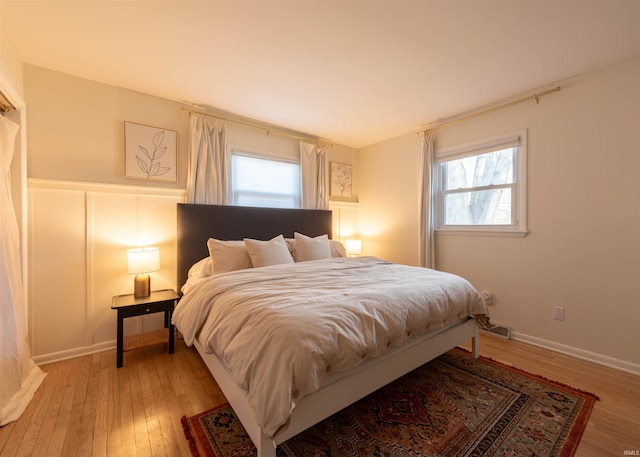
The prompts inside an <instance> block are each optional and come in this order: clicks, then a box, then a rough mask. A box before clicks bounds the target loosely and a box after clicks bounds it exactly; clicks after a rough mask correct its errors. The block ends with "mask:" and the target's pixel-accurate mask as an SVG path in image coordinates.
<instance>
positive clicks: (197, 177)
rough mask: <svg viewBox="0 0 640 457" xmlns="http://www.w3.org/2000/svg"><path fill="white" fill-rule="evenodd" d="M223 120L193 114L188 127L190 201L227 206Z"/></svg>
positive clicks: (188, 192)
mask: <svg viewBox="0 0 640 457" xmlns="http://www.w3.org/2000/svg"><path fill="white" fill-rule="evenodd" d="M225 148H226V144H225V125H224V121H222V120H219V119H212V118H209V117H206V116H202V115H199V114H195V113H192V114H191V119H190V126H189V169H188V173H187V202H188V203H202V204H207V205H224V204H226V203H227V179H226V173H225V171H226V170H225V169H226V153H225Z"/></svg>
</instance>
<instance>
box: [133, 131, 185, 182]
mask: <svg viewBox="0 0 640 457" xmlns="http://www.w3.org/2000/svg"><path fill="white" fill-rule="evenodd" d="M177 136H178V135H177V133H176V132H175V131H174V130H167V129H161V128H158V127H151V126H148V125H142V124H135V123H133V122H125V123H124V176H125V178H134V179H144V180H147V181H164V182H178V170H177V166H178V161H177Z"/></svg>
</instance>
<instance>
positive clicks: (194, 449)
mask: <svg viewBox="0 0 640 457" xmlns="http://www.w3.org/2000/svg"><path fill="white" fill-rule="evenodd" d="M180 423H181V424H182V430H183V431H184V436H185V437H186V438H187V441H188V442H189V450H190V451H191V455H192V456H193V457H200V452H198V446H197V444H196V439H195V438H194V437H193V435H192V434H191V428H190V427H189V423H188V422H187V416H182V418H180Z"/></svg>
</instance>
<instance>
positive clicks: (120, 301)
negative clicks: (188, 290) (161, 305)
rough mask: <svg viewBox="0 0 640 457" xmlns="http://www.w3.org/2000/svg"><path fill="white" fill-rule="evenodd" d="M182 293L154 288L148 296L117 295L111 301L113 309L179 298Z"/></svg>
mask: <svg viewBox="0 0 640 457" xmlns="http://www.w3.org/2000/svg"><path fill="white" fill-rule="evenodd" d="M178 298H180V295H178V294H177V293H176V291H175V290H173V289H163V290H154V291H152V292H151V294H150V295H149V296H148V297H137V298H136V297H134V296H133V294H125V295H115V296H114V297H113V301H112V302H111V309H117V308H123V307H125V306H132V305H144V304H147V303H155V302H162V301H169V300H177V299H178Z"/></svg>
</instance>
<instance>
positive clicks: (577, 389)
mask: <svg viewBox="0 0 640 457" xmlns="http://www.w3.org/2000/svg"><path fill="white" fill-rule="evenodd" d="M454 349H456V350H458V351H460V352H466V353H471V351H469V350H468V349H465V348H463V347H460V346H456V347H455V348H454ZM480 358H481V359H482V360H486V361H487V362H490V363H493V364H494V365H499V366H501V367H504V368H507V369H509V370H513V371H515V372H517V373H521V374H523V375H526V376H531V377H532V378H536V379H540V380H541V381H545V382H548V383H550V384H555V385H557V386H561V387H565V388H567V389H571V390H575V391H577V392H580V393H581V394H583V395H588V396H590V397H592V398H593V399H594V400H597V401H600V397H598V396H597V395H596V394H594V393H592V392H589V391H586V390H583V389H579V388H577V387H573V386H570V385H569V384H565V383H563V382H559V381H555V380H553V379H549V378H547V377H545V376H542V375H539V374H536V373H530V372H528V371H525V370H523V369H521V368H517V367H514V366H513V365H508V364H506V363H504V362H500V361H499V360H495V359H492V358H491V357H486V356H484V355H481V356H480Z"/></svg>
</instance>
